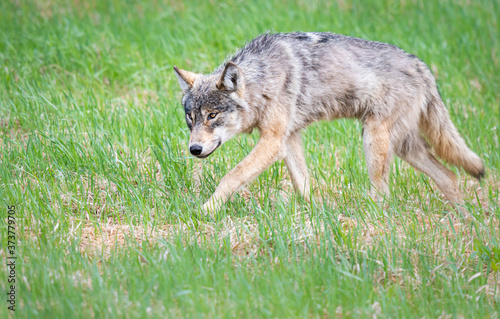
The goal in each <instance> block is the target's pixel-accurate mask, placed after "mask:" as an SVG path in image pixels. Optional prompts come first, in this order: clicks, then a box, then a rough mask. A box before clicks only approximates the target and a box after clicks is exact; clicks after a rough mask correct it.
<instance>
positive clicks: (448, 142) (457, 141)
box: [420, 97, 484, 180]
mask: <svg viewBox="0 0 500 319" xmlns="http://www.w3.org/2000/svg"><path fill="white" fill-rule="evenodd" d="M420 129H421V130H422V133H423V134H424V135H425V137H426V138H427V139H428V141H429V143H430V144H431V145H432V147H433V148H434V150H435V151H436V154H437V155H438V156H439V157H441V158H442V159H444V160H445V161H447V162H448V163H450V164H453V165H455V166H460V167H462V168H463V169H464V170H465V171H466V172H467V173H469V175H471V176H473V177H475V178H477V179H479V180H481V178H483V177H484V164H483V161H482V160H481V158H479V156H477V154H476V153H474V152H473V151H471V150H470V149H469V148H468V147H467V145H466V144H465V141H464V140H463V138H462V137H461V136H460V134H459V133H458V131H457V129H456V128H455V125H453V122H452V121H451V120H450V115H449V114H448V110H447V109H446V107H445V105H444V103H443V101H442V100H441V98H439V97H434V98H432V100H431V102H430V103H429V104H428V105H427V112H424V113H423V116H422V117H421V119H420Z"/></svg>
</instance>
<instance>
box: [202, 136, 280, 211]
mask: <svg viewBox="0 0 500 319" xmlns="http://www.w3.org/2000/svg"><path fill="white" fill-rule="evenodd" d="M273 133H274V134H263V135H262V136H261V138H260V140H259V142H258V143H257V145H256V146H255V147H254V148H253V149H252V151H251V152H250V154H248V155H247V156H246V157H245V158H244V159H243V160H242V161H241V162H240V163H239V164H238V165H236V166H235V167H234V168H233V169H232V170H231V171H230V172H229V173H227V174H226V176H224V177H223V178H222V180H221V182H220V184H219V186H217V189H216V190H215V193H214V194H213V195H212V197H210V199H209V200H208V201H207V202H206V203H205V204H204V205H203V208H202V209H203V211H204V212H205V213H208V214H211V213H214V212H215V211H217V210H218V209H219V208H220V206H221V205H222V204H223V203H224V202H225V201H226V200H227V199H228V198H229V197H230V196H231V195H232V194H233V193H234V192H236V191H238V190H239V189H240V188H241V187H243V186H244V185H246V184H247V183H249V182H251V181H252V180H253V179H255V178H256V177H257V176H259V175H260V173H262V172H263V171H264V170H266V169H267V168H268V167H269V166H271V165H272V164H273V163H274V162H275V161H277V160H278V159H280V158H282V157H283V156H284V152H285V151H284V146H283V144H284V143H283V141H284V134H276V132H273Z"/></svg>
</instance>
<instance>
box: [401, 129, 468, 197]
mask: <svg viewBox="0 0 500 319" xmlns="http://www.w3.org/2000/svg"><path fill="white" fill-rule="evenodd" d="M395 152H396V155H397V156H399V157H400V158H402V159H404V160H405V161H406V162H408V164H410V165H411V166H413V167H414V168H415V169H417V170H419V171H421V172H422V173H425V174H427V175H428V176H429V177H430V178H431V179H432V180H433V181H434V182H435V183H436V185H437V186H438V187H439V189H440V190H441V191H442V192H443V193H444V195H445V196H446V198H448V200H449V201H451V202H452V203H454V204H459V203H461V202H462V199H461V197H460V190H459V188H458V183H457V178H456V176H455V174H454V173H453V172H452V171H450V170H449V169H447V168H446V167H445V166H444V165H443V164H441V163H440V162H439V161H438V160H437V159H436V158H435V157H434V156H433V155H432V154H431V152H430V151H429V145H428V144H427V142H426V141H425V140H424V138H423V137H422V136H420V134H419V133H417V132H415V133H413V134H409V135H408V136H407V137H406V138H405V139H403V140H402V141H401V142H400V143H399V145H397V147H396V148H395Z"/></svg>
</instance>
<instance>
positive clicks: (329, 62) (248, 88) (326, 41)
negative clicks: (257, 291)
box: [176, 32, 484, 210]
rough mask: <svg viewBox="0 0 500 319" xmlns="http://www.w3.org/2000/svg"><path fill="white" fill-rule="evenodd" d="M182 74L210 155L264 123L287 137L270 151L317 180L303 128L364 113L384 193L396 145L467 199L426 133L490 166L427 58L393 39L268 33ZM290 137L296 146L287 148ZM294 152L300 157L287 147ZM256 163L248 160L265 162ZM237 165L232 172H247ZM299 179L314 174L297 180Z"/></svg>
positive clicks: (466, 158)
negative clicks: (466, 137)
mask: <svg viewBox="0 0 500 319" xmlns="http://www.w3.org/2000/svg"><path fill="white" fill-rule="evenodd" d="M179 72H180V73H179ZM182 72H186V73H185V74H184V73H183V74H181V73H182ZM176 74H177V76H178V78H179V81H180V84H181V87H182V88H183V91H184V93H185V95H184V97H183V99H182V102H183V105H184V108H185V111H186V112H187V113H191V114H193V116H194V118H195V120H194V123H193V125H192V126H190V129H192V135H191V142H192V143H191V144H193V143H201V144H203V147H204V148H205V147H206V150H207V151H206V152H205V151H204V153H202V155H201V156H200V157H205V156H208V155H207V153H212V152H213V151H214V150H215V149H212V148H213V147H215V148H217V147H218V146H219V145H220V144H222V143H224V142H225V141H226V140H228V139H229V138H232V137H233V136H234V135H236V134H238V133H241V132H250V131H251V130H252V129H253V128H258V129H259V130H260V132H261V134H262V136H264V135H265V134H269V136H271V135H273V134H274V133H273V132H274V131H276V132H279V133H276V134H274V135H276V136H278V135H279V136H281V137H277V138H274V139H273V141H274V142H273V143H275V144H276V145H275V146H273V147H276V148H277V150H276V152H277V153H276V154H275V155H273V156H271V157H269V161H270V162H271V163H272V162H273V161H275V160H278V159H280V158H285V162H286V163H287V166H289V168H290V167H295V169H296V172H294V174H292V175H294V176H299V177H300V178H304V179H306V180H308V177H307V172H305V173H304V169H303V168H301V165H302V166H303V165H304V163H303V162H304V161H303V159H302V158H303V154H298V153H300V152H299V150H300V148H301V142H300V130H301V129H303V128H304V127H306V126H307V125H309V124H311V123H312V122H315V121H319V120H333V119H337V118H357V119H359V120H361V121H362V123H363V128H364V131H363V145H364V149H365V154H366V156H367V163H368V171H369V174H370V178H371V181H372V184H373V185H374V186H375V190H376V191H377V193H378V194H380V193H382V194H387V193H388V186H387V178H388V170H389V167H388V166H389V164H390V162H391V159H392V155H393V154H396V155H398V156H400V157H401V158H403V159H405V160H407V161H408V162H409V163H410V164H411V165H413V166H414V167H416V168H417V169H419V170H421V171H423V172H425V173H426V174H428V175H429V176H431V178H433V179H434V180H436V179H445V181H444V182H443V181H439V182H438V181H436V182H437V184H438V186H439V187H440V188H441V189H442V190H443V192H444V193H445V194H446V195H447V197H448V198H449V199H450V200H451V201H453V202H460V196H459V194H458V187H457V185H456V181H455V179H454V174H453V173H452V172H451V171H449V170H448V169H446V168H445V167H444V166H442V165H441V164H440V163H439V161H437V160H435V158H434V157H433V156H432V154H431V153H429V146H428V144H427V142H426V140H425V139H424V137H425V138H427V140H428V141H429V142H430V143H431V145H432V146H433V147H434V149H435V151H436V153H437V154H438V155H439V156H440V157H442V158H443V159H444V160H446V161H448V162H450V163H452V164H454V165H458V166H461V167H463V168H464V169H465V170H466V171H467V172H468V173H469V174H471V175H472V176H474V177H477V178H480V177H482V176H483V175H484V165H483V163H482V161H481V159H480V158H479V157H478V156H477V155H476V154H475V153H473V152H472V151H471V150H470V149H469V148H468V147H467V146H466V144H465V142H464V141H463V139H462V138H461V137H460V135H459V134H458V132H457V130H456V128H455V127H454V125H453V123H452V122H451V120H450V118H449V115H448V111H447V110H446V108H445V106H444V104H443V102H442V100H441V97H440V95H439V92H438V89H437V86H436V83H435V79H434V77H433V75H432V74H431V72H430V70H429V68H428V67H427V65H426V64H425V63H424V62H422V61H421V60H420V59H418V58H417V57H415V56H414V55H412V54H409V53H407V52H405V51H403V50H402V49H400V48H398V47H396V46H394V45H391V44H386V43H381V42H373V41H366V40H362V39H358V38H353V37H347V36H343V35H338V34H332V33H318V32H309V33H299V32H297V33H287V34H283V33H277V34H271V33H266V34H263V35H260V36H259V37H257V38H255V39H254V40H252V41H251V42H250V43H248V44H247V45H245V47H243V48H242V49H241V50H239V51H238V52H237V53H236V54H235V55H233V56H232V57H230V58H229V59H228V61H226V62H225V63H223V64H222V65H220V66H219V67H218V68H217V69H216V70H215V71H214V72H213V73H211V74H209V75H196V77H194V81H193V77H192V74H191V73H190V72H187V71H183V70H179V69H177V68H176ZM186 74H187V75H186ZM183 78H184V79H185V82H184V83H182V81H183ZM186 87H187V88H188V89H185V88H186ZM210 112H218V115H217V117H218V121H212V120H209V119H208V118H207V114H209V113H210ZM188 125H190V124H189V123H188ZM282 125H283V128H282V127H281V126H282ZM267 132H271V133H267ZM274 135H273V136H274ZM200 136H201V137H200ZM297 136H298V137H297ZM288 139H291V140H293V141H294V143H295V144H294V145H295V146H294V147H292V148H287V146H286V143H287V140H288ZM204 143H205V144H206V145H205V144H204ZM215 145H217V146H215ZM269 145H272V144H269ZM268 147H271V146H268ZM287 152H288V153H287ZM292 153H293V154H295V155H293V156H296V158H297V160H294V159H293V158H288V157H287V154H292ZM261 155H262V154H261ZM249 156H250V155H249ZM290 156H292V155H290ZM301 156H302V158H301ZM263 161H264V160H263ZM250 163H251V160H250V159H249V160H248V163H247V164H246V165H254V164H255V163H254V164H250ZM240 164H241V166H244V165H245V164H244V163H243V162H242V163H240ZM240 164H239V165H240ZM269 165H270V164H269V163H267V162H266V163H264V164H262V167H264V169H265V167H268V166H269ZM233 171H237V169H236V168H235V170H233ZM233 171H232V173H230V174H228V175H231V174H232V175H234V176H233V177H232V178H233V179H234V180H237V179H238V178H237V176H236V175H235V174H236V173H234V172H233ZM260 171H262V169H258V170H256V172H255V174H257V175H258V173H259V172H260ZM255 174H250V175H251V176H249V177H245V178H241V179H242V180H241V181H238V182H234V183H233V184H234V185H235V186H234V187H233V186H231V187H230V186H227V187H225V190H224V191H220V192H219V193H218V191H216V193H215V194H214V196H213V198H212V199H211V200H212V201H216V200H221V201H223V200H225V199H226V198H227V197H228V196H229V195H230V194H226V193H227V192H234V191H236V190H237V189H233V188H239V187H241V186H242V185H244V184H245V183H247V182H249V180H248V179H251V178H255V176H254V175H255ZM443 176H444V177H443ZM225 179H226V177H225ZM229 179H230V177H227V180H229ZM223 182H224V180H223ZM222 184H223V183H221V186H219V188H224V187H223V186H222ZM229 184H230V183H229ZM294 185H295V186H296V187H299V188H300V187H306V186H307V185H308V183H305V184H304V183H301V182H300V181H297V180H294ZM219 188H218V189H219ZM301 191H302V192H303V193H304V190H301ZM224 192H226V193H224ZM306 193H307V192H306ZM374 196H377V194H375V195H374ZM212 207H216V205H215V206H212ZM208 210H209V209H208Z"/></svg>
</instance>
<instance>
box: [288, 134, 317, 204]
mask: <svg viewBox="0 0 500 319" xmlns="http://www.w3.org/2000/svg"><path fill="white" fill-rule="evenodd" d="M285 144H286V155H285V164H286V167H287V168H288V172H289V173H290V177H291V179H292V183H293V186H294V187H295V190H296V191H297V192H299V193H300V194H302V196H304V198H305V199H306V200H308V201H309V200H310V194H309V193H310V187H311V186H310V182H309V174H308V173H307V166H306V159H305V157H304V148H303V147H302V139H301V137H300V131H297V132H294V133H292V134H291V135H290V137H288V140H287V141H286V143H285Z"/></svg>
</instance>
